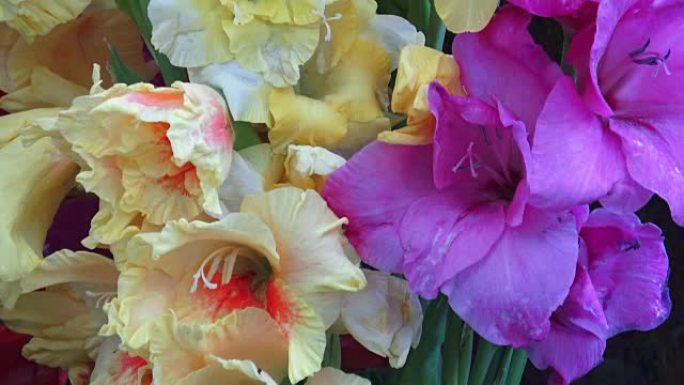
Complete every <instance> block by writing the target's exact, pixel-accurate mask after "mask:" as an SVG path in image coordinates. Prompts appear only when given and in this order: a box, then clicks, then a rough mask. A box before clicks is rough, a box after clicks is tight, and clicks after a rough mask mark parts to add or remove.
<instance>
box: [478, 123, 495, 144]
mask: <svg viewBox="0 0 684 385" xmlns="http://www.w3.org/2000/svg"><path fill="white" fill-rule="evenodd" d="M480 133H481V134H482V139H483V140H484V142H485V144H486V145H488V146H491V144H492V142H490V141H489V137H488V136H487V129H486V128H485V126H480Z"/></svg>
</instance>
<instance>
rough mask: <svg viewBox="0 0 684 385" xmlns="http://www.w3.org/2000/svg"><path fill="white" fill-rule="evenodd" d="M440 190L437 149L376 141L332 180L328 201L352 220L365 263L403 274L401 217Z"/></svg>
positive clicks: (354, 238) (355, 242)
mask: <svg viewBox="0 0 684 385" xmlns="http://www.w3.org/2000/svg"><path fill="white" fill-rule="evenodd" d="M435 191H436V190H435V187H434V184H433V183H432V146H400V145H391V144H387V143H382V142H374V143H371V144H369V145H368V146H366V147H365V148H364V149H363V150H361V151H360V152H358V153H357V154H356V155H355V156H354V157H352V158H351V159H350V160H349V161H348V162H347V164H346V165H345V166H343V167H342V168H340V169H339V170H337V171H336V172H335V173H333V174H332V175H331V176H330V178H328V180H327V182H326V184H325V187H324V189H323V197H324V198H325V199H326V201H327V202H328V205H329V206H330V208H331V209H332V210H333V211H334V212H335V213H336V214H337V215H339V216H344V217H347V218H349V225H348V227H347V232H346V234H347V236H348V237H349V241H350V242H351V243H352V245H354V247H355V248H356V250H357V251H358V253H359V255H360V256H361V258H362V259H363V260H364V262H366V263H368V264H369V265H371V266H373V267H375V268H377V269H380V270H384V271H392V272H401V269H402V264H403V256H404V251H403V248H402V245H401V240H400V239H399V233H398V231H399V223H400V221H401V218H402V217H403V216H404V213H405V212H406V210H407V208H408V207H409V206H410V205H411V204H412V203H413V202H415V201H416V200H418V199H420V198H421V197H423V196H426V195H428V194H431V193H433V192H435Z"/></svg>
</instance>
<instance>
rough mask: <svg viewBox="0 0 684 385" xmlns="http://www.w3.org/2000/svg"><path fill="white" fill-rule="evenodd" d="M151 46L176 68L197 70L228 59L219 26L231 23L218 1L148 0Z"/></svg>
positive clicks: (227, 9) (226, 45)
mask: <svg viewBox="0 0 684 385" xmlns="http://www.w3.org/2000/svg"><path fill="white" fill-rule="evenodd" d="M148 15H149V18H150V21H151V23H152V44H154V46H155V47H156V48H157V49H158V50H159V51H160V52H162V53H164V54H165V55H166V56H168V57H169V60H170V61H171V63H173V64H175V65H177V66H180V67H199V66H204V65H208V64H218V63H222V62H225V61H228V60H230V59H232V57H233V54H232V53H231V52H230V50H229V40H228V36H226V33H225V32H224V31H223V27H222V23H223V22H224V21H226V20H232V18H233V14H232V12H231V11H230V9H229V8H228V7H226V6H224V5H222V4H221V2H219V1H218V0H193V1H188V0H170V1H169V0H151V1H150V2H149V6H148Z"/></svg>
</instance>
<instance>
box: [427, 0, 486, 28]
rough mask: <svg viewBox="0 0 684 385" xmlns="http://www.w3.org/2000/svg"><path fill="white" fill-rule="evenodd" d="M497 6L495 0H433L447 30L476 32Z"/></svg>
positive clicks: (484, 25)
mask: <svg viewBox="0 0 684 385" xmlns="http://www.w3.org/2000/svg"><path fill="white" fill-rule="evenodd" d="M498 6H499V2H498V1H497V0H435V10H436V11H437V13H438V14H439V17H441V18H442V20H443V21H444V25H446V27H447V29H449V31H451V32H454V33H461V32H478V31H481V30H482V29H483V28H484V27H486V26H487V23H489V20H490V19H491V18H492V16H494V11H496V8H497V7H498Z"/></svg>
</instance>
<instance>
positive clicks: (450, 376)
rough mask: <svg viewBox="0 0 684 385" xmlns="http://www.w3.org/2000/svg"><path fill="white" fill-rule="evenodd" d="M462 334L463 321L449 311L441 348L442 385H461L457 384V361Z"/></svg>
mask: <svg viewBox="0 0 684 385" xmlns="http://www.w3.org/2000/svg"><path fill="white" fill-rule="evenodd" d="M462 334H463V321H461V320H460V319H459V318H458V316H457V315H456V313H454V312H453V311H450V312H449V315H448V318H447V329H446V337H445V341H444V346H442V357H443V361H442V383H443V384H444V385H461V384H460V383H459V359H460V351H461V335H462ZM468 365H470V363H468Z"/></svg>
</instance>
